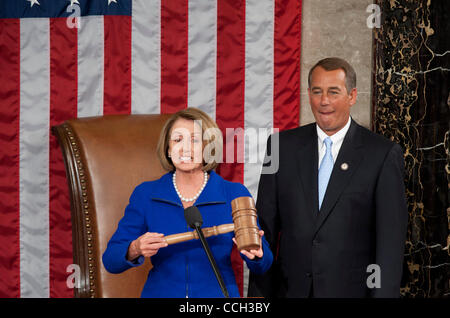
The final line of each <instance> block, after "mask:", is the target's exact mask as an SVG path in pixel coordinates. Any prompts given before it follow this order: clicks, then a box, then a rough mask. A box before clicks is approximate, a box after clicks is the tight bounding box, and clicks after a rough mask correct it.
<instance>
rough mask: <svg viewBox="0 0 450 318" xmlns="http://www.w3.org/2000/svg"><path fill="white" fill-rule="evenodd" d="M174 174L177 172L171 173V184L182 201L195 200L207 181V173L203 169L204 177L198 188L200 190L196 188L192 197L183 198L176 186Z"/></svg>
mask: <svg viewBox="0 0 450 318" xmlns="http://www.w3.org/2000/svg"><path fill="white" fill-rule="evenodd" d="M176 174H177V173H176V172H174V173H173V176H172V181H173V186H174V187H175V191H176V193H177V194H178V196H179V197H180V199H181V201H184V202H192V201H195V200H196V199H197V198H198V196H199V195H200V193H202V191H203V189H204V188H205V186H206V183H207V182H208V173H207V172H206V171H203V174H204V177H203V184H202V187H201V188H200V190H198V192H197V194H196V195H195V196H194V197H192V198H185V197H183V196H182V195H181V193H180V190H178V187H177V177H176Z"/></svg>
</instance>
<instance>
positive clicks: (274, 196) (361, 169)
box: [248, 120, 408, 297]
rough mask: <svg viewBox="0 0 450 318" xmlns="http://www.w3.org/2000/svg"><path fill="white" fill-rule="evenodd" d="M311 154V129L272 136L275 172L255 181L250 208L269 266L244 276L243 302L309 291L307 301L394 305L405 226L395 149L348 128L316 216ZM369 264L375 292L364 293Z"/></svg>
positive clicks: (358, 129) (399, 161)
mask: <svg viewBox="0 0 450 318" xmlns="http://www.w3.org/2000/svg"><path fill="white" fill-rule="evenodd" d="M271 138H272V136H271V137H270V138H269V141H268V150H267V151H268V154H269V153H270V152H271V150H270V140H271ZM317 149H318V144H317V131H316V124H315V123H313V124H309V125H306V126H302V127H298V128H295V129H291V130H287V131H284V132H281V133H279V169H278V171H277V172H276V173H274V174H262V175H261V178H260V182H259V188H258V198H257V205H256V208H257V211H258V215H259V222H260V224H261V227H262V229H263V230H264V232H265V236H266V239H267V241H268V242H269V244H270V246H271V248H272V251H273V254H274V257H276V260H275V261H274V264H273V266H272V268H271V269H270V270H269V271H268V272H267V273H266V274H265V275H254V274H250V283H249V292H248V295H249V296H251V297H258V296H265V297H308V296H309V294H310V291H311V287H313V289H312V290H313V296H314V297H370V296H372V297H399V295H400V281H401V274H402V267H403V266H402V265H403V254H404V248H405V239H406V228H407V219H408V214H407V208H406V200H405V190H404V181H403V180H404V179H403V178H404V166H403V165H404V164H403V155H402V150H401V148H400V146H399V145H397V144H395V143H394V142H392V141H390V140H388V139H386V138H384V137H382V136H379V135H377V134H375V133H373V132H371V131H369V130H367V129H366V128H364V127H362V126H360V125H358V124H357V123H356V122H354V121H353V120H352V122H351V125H350V128H349V130H348V132H347V134H346V136H345V138H344V141H343V143H342V146H341V149H340V151H339V155H338V157H337V159H336V162H335V164H334V168H333V172H332V175H331V177H330V181H329V183H328V187H327V190H326V193H325V197H324V200H323V203H322V207H321V209H320V211H319V209H318V189H317V187H318V185H317V174H318V166H319V164H318V150H317ZM271 155H272V157H273V156H274V155H275V154H271ZM344 163H346V164H347V167H348V168H347V169H346V170H345V169H342V164H344ZM344 168H345V165H344ZM370 264H377V265H379V266H380V274H381V276H380V282H381V288H373V289H369V288H368V287H367V284H366V281H367V278H368V277H369V276H370V275H371V274H372V272H367V271H366V270H367V266H368V265H370ZM311 285H312V286H311Z"/></svg>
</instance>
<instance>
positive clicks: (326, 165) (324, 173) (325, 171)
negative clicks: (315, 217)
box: [319, 137, 334, 210]
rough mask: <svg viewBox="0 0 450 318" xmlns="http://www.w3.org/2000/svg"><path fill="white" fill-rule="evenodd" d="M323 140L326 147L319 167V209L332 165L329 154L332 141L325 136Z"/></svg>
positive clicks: (331, 158)
mask: <svg viewBox="0 0 450 318" xmlns="http://www.w3.org/2000/svg"><path fill="white" fill-rule="evenodd" d="M323 142H324V143H325V146H326V147H327V149H326V152H325V156H324V157H323V159H322V162H321V163H320V167H319V210H320V207H321V206H322V201H323V197H324V196H325V191H326V190H327V186H328V180H330V176H331V171H333V165H334V162H333V156H332V155H331V146H332V145H333V142H332V141H331V139H330V137H327V138H325V140H324V141H323Z"/></svg>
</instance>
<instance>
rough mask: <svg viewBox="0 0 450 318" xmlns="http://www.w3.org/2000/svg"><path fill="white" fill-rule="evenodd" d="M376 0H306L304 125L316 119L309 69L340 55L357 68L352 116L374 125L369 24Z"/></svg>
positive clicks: (302, 115) (360, 121)
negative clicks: (371, 116)
mask: <svg viewBox="0 0 450 318" xmlns="http://www.w3.org/2000/svg"><path fill="white" fill-rule="evenodd" d="M372 3H373V0H345V1H336V0H303V1H302V49H301V67H300V70H301V85H300V94H301V102H300V105H301V108H300V125H301V126H303V125H306V124H308V123H311V122H314V121H315V120H314V116H313V114H312V111H311V107H310V105H309V99H308V92H307V89H308V73H309V70H310V68H311V67H312V66H313V65H314V64H316V62H318V61H319V60H321V59H323V58H325V57H330V56H337V57H341V58H343V59H345V60H347V61H348V62H349V63H350V64H351V65H352V66H353V67H354V69H355V72H356V77H357V84H356V86H357V89H358V97H357V102H356V105H354V106H353V107H352V109H351V116H352V118H353V119H355V120H356V121H357V122H358V123H359V124H361V125H363V126H364V127H367V128H369V127H370V113H371V111H370V109H371V105H370V100H371V98H370V97H371V75H370V74H371V66H372V29H371V28H370V25H368V24H367V19H368V18H369V17H370V15H371V11H370V10H368V7H369V6H370V5H371V4H372Z"/></svg>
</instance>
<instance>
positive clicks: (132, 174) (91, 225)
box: [52, 115, 170, 297]
mask: <svg viewBox="0 0 450 318" xmlns="http://www.w3.org/2000/svg"><path fill="white" fill-rule="evenodd" d="M169 117H170V115H110V116H101V117H89V118H78V119H73V120H68V121H66V122H65V123H63V124H61V125H59V126H54V127H52V132H53V134H54V135H55V136H56V137H57V139H58V142H59V144H60V146H61V149H62V152H63V157H64V162H65V168H66V174H67V179H68V184H69V188H70V196H71V218H72V239H73V260H74V264H78V265H79V266H80V270H81V275H80V283H81V284H80V287H79V288H74V293H75V297H139V296H140V293H141V291H142V288H143V286H144V283H145V281H146V279H147V274H148V271H149V269H150V268H151V264H150V261H149V260H148V259H147V260H146V262H145V264H144V265H143V266H139V267H137V268H132V269H129V270H127V271H125V272H123V273H121V274H110V273H108V272H107V271H106V270H105V268H104V266H103V264H102V254H103V252H104V251H105V249H106V245H107V243H108V241H109V239H110V238H111V236H112V234H113V233H114V231H115V230H116V228H117V224H118V222H119V220H120V218H121V217H122V216H123V213H124V210H125V207H126V206H127V204H128V200H129V197H130V195H131V192H132V191H133V189H134V188H135V187H136V186H137V185H138V184H140V183H141V182H143V181H147V180H155V179H157V178H159V177H160V176H161V175H163V174H164V173H165V171H164V170H163V168H162V167H161V165H160V163H159V160H158V158H157V156H156V145H157V141H158V138H159V134H160V132H161V130H162V127H163V125H164V123H165V122H166V120H167V119H168V118H169Z"/></svg>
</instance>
